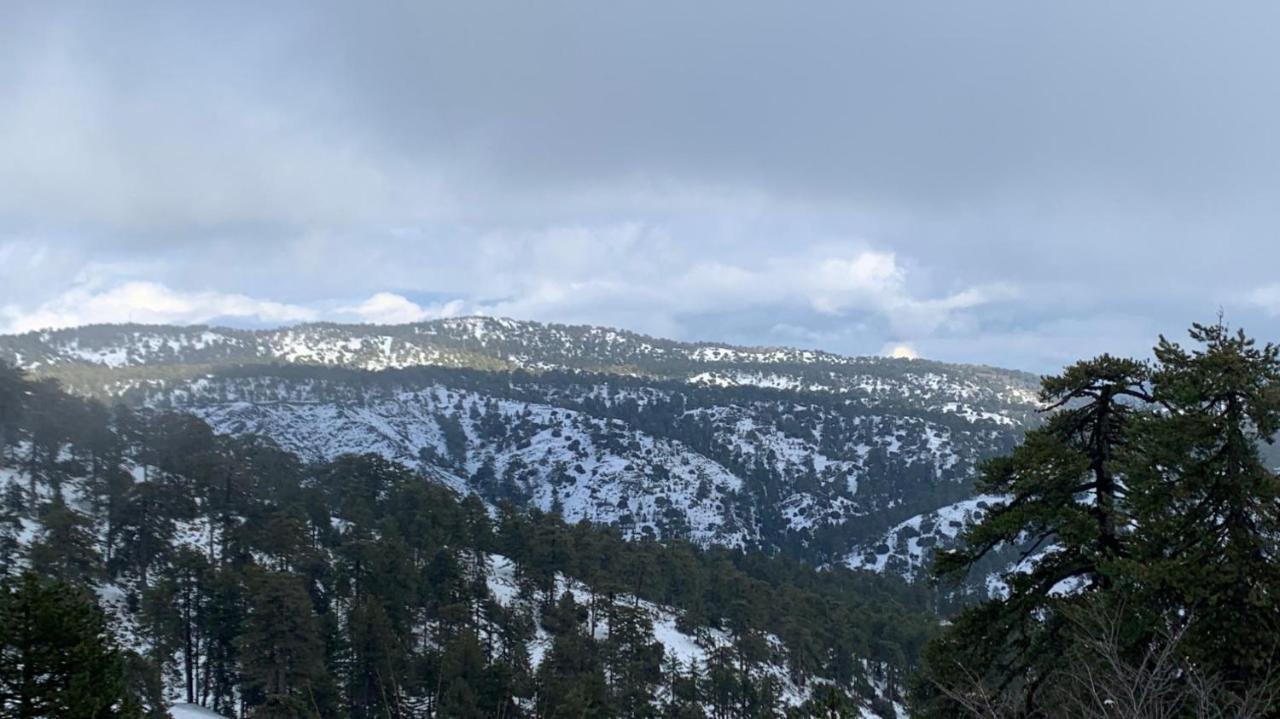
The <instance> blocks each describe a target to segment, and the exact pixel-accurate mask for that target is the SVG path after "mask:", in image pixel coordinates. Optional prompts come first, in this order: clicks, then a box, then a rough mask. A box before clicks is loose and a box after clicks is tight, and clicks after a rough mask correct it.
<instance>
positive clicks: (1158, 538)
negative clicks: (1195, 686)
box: [1126, 322, 1280, 686]
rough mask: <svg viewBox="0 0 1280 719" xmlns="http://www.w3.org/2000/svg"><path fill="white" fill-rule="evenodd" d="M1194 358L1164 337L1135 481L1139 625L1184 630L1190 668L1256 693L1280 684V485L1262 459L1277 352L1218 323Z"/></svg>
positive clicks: (1270, 433)
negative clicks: (1268, 683)
mask: <svg viewBox="0 0 1280 719" xmlns="http://www.w3.org/2000/svg"><path fill="white" fill-rule="evenodd" d="M1190 335H1191V339H1192V341H1193V342H1195V343H1196V346H1194V347H1193V348H1190V349H1188V348H1184V347H1182V346H1181V345H1178V344H1176V343H1173V342H1170V341H1168V340H1166V339H1164V338H1163V337H1162V338H1161V339H1160V343H1159V344H1158V345H1157V346H1156V349H1155V354H1156V359H1157V361H1158V363H1159V369H1158V371H1157V373H1156V375H1155V377H1154V384H1155V387H1156V391H1155V395H1156V400H1157V401H1158V402H1159V403H1160V405H1161V407H1162V408H1163V409H1164V411H1162V412H1160V413H1159V414H1157V415H1155V416H1153V417H1152V418H1151V421H1150V422H1149V423H1148V424H1147V425H1146V426H1145V427H1144V431H1143V432H1142V435H1141V437H1140V441H1141V442H1142V444H1143V448H1144V454H1143V456H1142V458H1141V459H1142V461H1140V462H1134V463H1132V466H1130V467H1129V471H1128V477H1129V483H1130V485H1131V492H1132V494H1133V496H1134V497H1135V498H1137V501H1136V502H1135V504H1136V505H1137V506H1136V510H1135V516H1134V521H1135V523H1136V524H1137V525H1138V526H1139V527H1140V533H1139V536H1140V537H1141V540H1142V541H1141V544H1140V551H1138V552H1137V553H1135V556H1134V557H1133V559H1132V561H1131V562H1129V563H1128V564H1127V565H1126V569H1127V570H1128V572H1127V575H1128V577H1130V579H1129V585H1130V586H1132V587H1133V589H1134V591H1135V593H1136V595H1137V597H1138V599H1137V600H1136V601H1134V602H1133V605H1134V607H1133V609H1132V610H1131V612H1132V613H1137V614H1140V615H1141V616H1142V617H1143V618H1145V619H1147V620H1148V621H1150V622H1151V623H1153V624H1155V625H1156V626H1161V625H1165V626H1181V625H1183V624H1185V627H1186V635H1185V637H1184V638H1183V640H1182V643H1181V644H1182V646H1183V647H1185V649H1186V651H1187V652H1189V653H1190V658H1191V660H1192V661H1193V662H1194V663H1195V664H1196V665H1197V666H1201V667H1209V668H1212V671H1213V673H1214V674H1215V675H1216V676H1218V677H1220V678H1221V679H1223V680H1224V681H1227V682H1230V683H1233V684H1237V685H1239V686H1258V685H1260V684H1261V683H1262V682H1264V681H1265V680H1268V679H1270V678H1272V676H1273V675H1275V674H1276V673H1277V672H1280V545H1277V537H1280V478H1278V477H1277V475H1276V473H1275V471H1273V470H1272V469H1271V468H1269V467H1267V466H1266V465H1265V464H1264V462H1263V460H1262V457H1261V454H1260V451H1259V447H1260V446H1262V445H1263V444H1269V443H1271V442H1272V441H1273V440H1274V437H1275V436H1276V433H1277V432H1278V431H1280V348H1277V347H1276V346H1275V345H1273V344H1270V343H1268V344H1266V345H1265V346H1261V347H1260V346H1258V345H1257V344H1256V343H1255V342H1254V341H1253V340H1252V339H1250V338H1248V337H1247V336H1245V334H1244V333H1243V332H1242V331H1238V332H1234V333H1233V332H1231V331H1230V330H1229V329H1228V328H1227V327H1226V326H1224V325H1223V324H1222V323H1221V322H1219V323H1217V324H1213V325H1199V324H1197V325H1195V326H1194V327H1193V328H1192V330H1191V332H1190Z"/></svg>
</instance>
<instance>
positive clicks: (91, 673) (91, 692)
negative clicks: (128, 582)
mask: <svg viewBox="0 0 1280 719" xmlns="http://www.w3.org/2000/svg"><path fill="white" fill-rule="evenodd" d="M125 672H126V665H125V661H124V658H123V657H122V655H121V654H120V652H119V650H117V649H116V648H115V646H114V642H113V640H112V638H111V636H110V634H109V632H108V631H107V627H106V625H105V623H104V621H103V618H102V615H101V613H100V612H99V611H98V609H97V607H95V606H94V604H93V601H92V599H90V598H89V597H87V596H85V595H84V594H83V593H82V592H81V591H80V590H79V589H78V588H76V587H74V586H73V585H69V584H64V583H61V582H56V581H50V580H47V579H43V578H41V577H39V576H38V575H36V574H34V573H32V572H28V573H25V574H23V575H21V576H20V577H18V578H16V579H14V580H12V581H7V582H4V583H2V584H0V716H5V717H14V718H15V719H37V718H39V717H59V718H60V719H110V718H112V717H120V718H124V717H139V718H140V717H141V716H142V712H141V709H140V704H139V702H137V701H136V700H134V699H133V698H132V697H131V696H130V694H129V692H128V690H127V685H126V674H125Z"/></svg>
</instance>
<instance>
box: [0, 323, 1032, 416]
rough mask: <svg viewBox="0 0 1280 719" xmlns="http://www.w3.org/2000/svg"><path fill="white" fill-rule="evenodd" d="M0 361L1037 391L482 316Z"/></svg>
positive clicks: (788, 353)
mask: <svg viewBox="0 0 1280 719" xmlns="http://www.w3.org/2000/svg"><path fill="white" fill-rule="evenodd" d="M0 360H4V361H8V362H10V363H12V364H15V365H17V366H19V367H22V368H24V369H28V370H32V371H48V370H51V369H54V368H63V369H69V368H80V369H85V368H110V369H126V368H138V367H153V368H154V367H159V366H167V367H174V366H187V367H200V368H209V367H221V366H228V365H238V364H263V363H273V362H278V363H290V364H309V365H325V366H335V367H346V368H354V369H366V370H380V369H390V368H404V367H416V366H424V365H430V366H441V367H469V368H474V369H487V370H502V369H506V370H511V369H523V370H530V371H546V370H556V369H560V370H585V371H591V372H608V373H613V374H622V375H633V376H646V377H655V378H665V379H678V380H681V381H687V382H690V383H694V384H705V385H714V386H740V385H749V386H759V387H770V388H775V389H787V390H806V391H830V392H839V393H845V394H851V395H854V396H859V397H867V398H871V399H879V400H891V401H895V402H896V401H906V402H918V401H925V402H929V403H932V404H935V405H936V404H941V403H948V402H949V403H954V404H955V407H954V411H957V412H973V413H983V412H986V413H989V414H990V415H991V416H1006V417H1007V416H1009V415H1018V416H1022V415H1024V414H1025V412H1026V411H1027V410H1028V409H1030V408H1031V407H1032V405H1033V404H1034V399H1035V398H1034V388H1035V383H1036V378H1035V377H1033V376H1032V375H1029V374H1026V373H1021V372H1013V371H1008V370H998V369H994V368H990V367H975V366H967V365H946V364H942V363H938V362H929V361H926V360H904V359H888V358H882V357H846V356H841V355H836V354H831V353H827V352H819V351H814V350H798V349H786V348H759V347H730V346H724V345H715V344H707V343H683V342H674V341H671V340H663V339H657V338H653V337H647V336H644V335H639V334H636V333H632V332H627V331H624V330H616V329H609V328H602V327H586V326H567V325H557V324H542V323H537V322H520V321H515V320H509V319H499V318H488V317H467V318H459V319H445V320H436V321H433V322H423V323H417V324H408V325H335V324H310V325H299V326H296V327H291V328H286V329H278V330H235V329H227V328H214V327H204V326H192V327H169V326H156V325H95V326H88V327H80V328H74V329H64V330H51V331H41V332H28V333H26V334H21V335H10V336H4V337H0Z"/></svg>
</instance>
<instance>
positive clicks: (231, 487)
mask: <svg viewBox="0 0 1280 719" xmlns="http://www.w3.org/2000/svg"><path fill="white" fill-rule="evenodd" d="M27 570H34V571H35V572H36V573H37V574H38V575H39V576H40V577H41V578H42V580H43V581H57V582H61V583H62V585H60V586H65V588H66V589H67V593H68V594H69V595H75V596H80V595H81V594H82V593H83V594H85V596H89V597H93V598H95V599H96V603H97V604H98V605H99V606H100V607H101V610H102V611H104V612H105V613H106V615H107V620H108V621H107V626H109V627H110V634H111V641H112V642H113V643H114V644H115V645H117V646H119V647H120V648H121V649H122V651H123V653H124V656H125V667H126V668H127V669H126V671H125V677H126V680H127V682H126V683H127V685H128V687H129V691H130V692H134V693H135V694H136V696H135V701H136V702H137V703H138V704H139V705H140V706H143V707H144V708H148V709H149V713H148V716H160V715H161V714H160V713H159V712H162V711H163V707H166V706H168V705H170V704H171V703H173V702H175V701H177V702H179V704H178V706H177V707H175V711H174V714H175V716H209V715H210V712H217V714H221V715H225V716H241V717H244V716H264V715H272V716H278V715H282V714H283V715H285V716H313V715H319V716H339V715H341V716H360V717H382V716H387V717H408V716H495V717H508V718H510V719H518V718H520V717H532V716H601V717H614V716H616V717H627V716H657V715H659V713H661V715H669V716H703V715H707V716H727V715H733V716H743V717H774V716H780V715H782V714H783V713H784V711H785V712H786V715H787V716H797V717H798V716H812V715H814V712H816V711H819V709H820V707H821V708H825V709H826V710H828V711H838V712H839V715H840V716H862V717H897V716H900V715H901V705H900V702H901V690H902V680H903V677H904V676H905V675H906V674H907V673H908V672H909V671H910V670H911V669H912V668H913V667H914V666H915V664H916V663H917V662H918V661H919V652H920V649H921V647H922V645H923V643H924V641H925V640H926V639H927V638H928V636H929V635H930V634H931V633H932V631H933V628H934V626H935V625H936V619H935V618H934V617H933V616H932V615H931V613H930V612H929V610H928V602H927V597H926V596H925V595H924V594H923V593H922V592H920V591H919V590H918V589H913V588H911V587H908V586H907V585H905V584H903V583H901V582H897V581H894V580H891V579H887V578H882V577H877V576H870V575H865V574H859V573H854V572H849V571H818V570H816V569H815V568H812V567H807V566H804V565H801V564H799V563H795V562H789V561H786V560H783V559H779V558H776V557H775V558H769V557H765V556H762V555H759V554H748V553H742V552H736V551H731V550H728V549H725V548H722V547H718V546H714V545H713V546H710V547H709V548H706V549H703V548H699V547H697V546H696V545H694V544H690V543H686V542H680V541H670V542H665V543H659V542H653V541H644V540H643V538H640V539H639V541H628V540H626V539H624V538H623V537H622V536H621V535H620V534H619V533H618V532H617V531H615V530H614V529H612V528H609V527H599V526H593V525H591V524H590V523H586V522H583V523H577V524H569V523H566V522H565V521H564V520H563V519H562V518H561V517H559V516H558V515H556V514H545V513H541V512H537V511H530V512H522V511H518V510H516V509H514V508H513V507H511V506H510V505H506V506H504V507H503V508H501V509H494V508H492V507H486V506H485V505H484V503H483V502H481V501H480V500H479V498H478V497H477V495H476V494H474V493H470V492H466V491H455V490H451V489H447V488H445V487H441V486H439V484H438V482H437V481H431V478H430V477H424V476H423V475H421V474H417V473H415V472H412V471H408V470H406V469H405V468H404V467H402V466H399V465H397V464H395V463H394V462H389V461H387V460H385V459H383V458H381V457H379V456H378V455H376V454H365V455H353V454H342V455H341V456H338V457H337V458H335V459H333V460H326V461H315V462H309V463H304V462H303V461H301V460H300V459H299V458H298V457H296V456H294V455H292V454H290V453H289V452H287V451H284V450H282V449H280V448H279V447H278V446H276V445H275V444H274V443H272V442H270V441H269V440H267V439H265V438H263V437H259V436H253V435H227V434H221V435H220V434H215V433H214V432H213V431H212V430H211V429H210V427H209V426H208V425H206V424H205V423H203V422H202V421H200V420H199V419H198V418H194V417H192V416H190V415H189V414H187V413H183V412H167V411H162V410H156V409H146V410H145V411H141V412H136V411H134V410H132V409H129V408H128V407H126V406H124V405H116V406H115V407H114V408H107V407H106V406H104V405H102V404H100V403H97V402H95V401H92V400H82V399H80V398H76V397H73V396H70V395H67V394H65V393H63V392H62V391H61V390H59V389H58V388H57V387H56V385H54V384H53V383H49V382H44V381H30V380H28V379H26V378H24V377H23V376H22V375H21V374H20V373H18V372H15V371H13V370H12V369H8V368H3V367H0V582H6V585H5V586H6V587H7V586H9V585H8V583H7V582H8V581H9V580H12V579H13V578H14V577H15V576H17V575H19V574H21V573H23V572H25V571H27ZM76 590H86V591H84V592H82V591H76ZM45 631H49V630H47V629H46V630H45ZM6 642H9V643H8V644H6ZM0 645H2V646H0V651H4V652H6V653H7V652H10V651H15V652H17V651H25V649H24V648H23V647H20V646H15V645H14V643H13V638H12V637H10V636H0ZM150 710H154V711H153V712H152V711H150Z"/></svg>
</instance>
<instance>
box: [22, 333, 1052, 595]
mask: <svg viewBox="0 0 1280 719" xmlns="http://www.w3.org/2000/svg"><path fill="white" fill-rule="evenodd" d="M0 360H8V361H10V362H14V363H15V364H18V365H19V366H21V367H23V368H24V369H27V370H34V371H35V373H36V374H37V375H39V376H47V377H52V378H56V379H59V380H61V381H62V382H63V383H64V384H65V385H66V386H67V387H68V388H70V389H72V390H73V391H76V392H77V393H80V394H85V395H92V396H98V397H100V398H107V399H111V400H112V401H124V402H126V403H127V404H131V405H134V406H139V407H151V408H157V409H181V410H184V411H187V412H190V413H192V414H195V415H196V416H199V417H201V418H202V419H204V420H205V421H206V422H208V423H209V424H210V425H211V426H213V427H214V428H215V429H216V430H217V431H219V432H223V433H229V434H261V435H265V436H268V437H271V438H272V439H274V440H275V441H277V442H278V443H280V444H281V446H284V447H286V448H288V449H289V450H290V451H292V452H295V453H297V454H298V455H299V456H301V457H304V458H306V459H307V460H309V461H316V462H321V461H329V460H332V459H334V458H335V457H336V456H337V455H338V454H341V453H348V452H349V453H366V452H372V453H375V454H379V455H381V456H384V457H386V458H387V459H391V460H393V461H396V462H399V463H402V464H405V465H406V466H411V467H413V468H415V469H416V470H418V471H419V472H421V473H422V474H424V475H426V476H430V477H434V478H435V480H436V481H438V482H439V483H441V484H443V485H445V486H447V487H449V488H451V489H452V490H453V491H455V492H457V493H460V494H465V493H476V494H479V495H480V496H481V497H482V498H483V499H484V500H486V501H488V502H492V503H497V502H500V501H512V502H515V503H516V504H518V505H523V506H529V507H534V508H537V509H540V510H543V511H553V510H556V511H561V512H563V513H564V515H565V517H566V518H567V519H569V520H571V521H577V520H579V519H587V520H589V521H592V522H596V523H601V524H611V525H615V526H618V527H619V528H620V529H621V530H622V531H623V533H624V535H626V536H631V537H636V538H642V537H655V538H668V537H678V538H689V539H693V540H695V541H697V542H699V543H705V544H721V545H726V546H733V547H741V548H754V549H758V550H764V551H769V552H775V551H783V552H787V553H790V554H791V555H793V556H795V557H796V558H800V559H803V560H805V561H808V562H810V563H814V564H819V565H826V564H831V563H840V562H846V561H847V562H848V563H849V564H852V565H854V566H861V567H863V568H867V569H870V570H874V571H888V572H901V573H902V574H903V575H904V576H907V577H908V578H915V577H916V575H918V574H919V571H918V570H919V567H920V562H921V561H922V559H921V558H920V557H915V558H914V559H913V560H912V561H909V562H902V561H886V560H876V559H873V558H872V557H874V556H883V555H884V554H885V552H884V551H881V550H886V549H887V544H886V542H885V539H884V536H883V533H884V532H889V531H891V530H892V529H893V528H894V527H895V526H898V525H901V524H902V523H903V522H911V521H913V518H914V517H920V516H922V515H925V514H928V513H930V512H937V511H939V510H943V509H945V508H946V507H948V506H951V505H953V504H954V503H956V502H963V501H965V500H967V499H970V498H971V483H972V479H973V476H974V473H975V471H976V467H977V466H978V464H979V463H980V462H981V461H982V460H983V459H985V458H986V457H988V456H991V455H993V454H996V453H999V452H1002V451H1005V450H1007V449H1009V448H1011V447H1012V446H1013V444H1014V443H1015V442H1016V440H1017V439H1018V438H1019V437H1020V435H1021V432H1022V431H1023V430H1024V429H1026V428H1027V427H1029V426H1033V425H1034V424H1035V422H1036V421H1037V414H1036V410H1037V406H1036V402H1035V394H1034V391H1033V388H1034V387H1035V378H1034V377H1033V376H1032V375H1030V374H1028V373H1022V372H1017V371H1012V370H1001V369H999V368H994V367H987V366H981V365H951V364H946V363H941V362H936V361H932V360H920V359H901V358H881V357H846V356H842V355H836V354H833V353H829V352H822V351H818V350H801V349H789V348H744V347H735V346H731V345H722V344H717V343H710V342H699V343H688V342H677V341H673V340H663V339H659V338H653V337H647V336H645V335H641V334H639V333H634V332H629V331H626V330H615V329H610V328H602V327H591V326H583V325H578V326H574V325H557V324H542V323H536V322H520V321H515V320H506V319H496V318H476V317H472V318H456V319H444V320H434V321H430V322H423V323H414V324H406V325H390V326H388V325H343V324H336V323H315V324H307V325H298V326H293V327H287V328H279V329H270V330H234V329H223V328H211V327H208V326H205V325H193V326H187V327H171V326H167V325H136V324H130V325H95V326H88V327H84V328H69V329H63V330H51V331H45V332H30V333H26V334H23V335H10V336H0ZM917 524H918V521H917ZM951 538H953V537H943V538H942V539H943V540H944V541H945V540H947V539H951ZM901 541H905V540H899V541H895V542H889V543H888V544H893V545H894V547H897V545H898V544H901ZM892 551H894V552H896V551H897V550H896V549H894V550H892ZM855 558H863V559H862V560H856V559H855Z"/></svg>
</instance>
